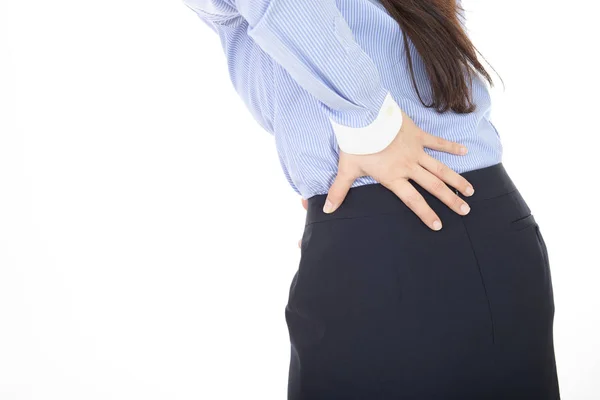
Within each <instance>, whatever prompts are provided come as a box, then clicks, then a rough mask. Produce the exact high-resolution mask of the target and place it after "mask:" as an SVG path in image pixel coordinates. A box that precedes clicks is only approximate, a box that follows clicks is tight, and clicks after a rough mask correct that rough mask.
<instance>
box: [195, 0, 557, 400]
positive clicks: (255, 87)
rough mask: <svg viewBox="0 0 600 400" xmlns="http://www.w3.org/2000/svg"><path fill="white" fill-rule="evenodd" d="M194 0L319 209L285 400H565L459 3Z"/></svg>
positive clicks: (527, 217) (517, 201)
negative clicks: (562, 398) (559, 384)
mask: <svg viewBox="0 0 600 400" xmlns="http://www.w3.org/2000/svg"><path fill="white" fill-rule="evenodd" d="M184 1H185V3H186V4H187V5H188V6H189V7H190V8H191V9H193V10H194V11H195V12H196V13H197V14H198V15H199V16H200V17H201V19H202V20H203V21H205V22H206V23H207V24H208V26H210V27H211V28H212V29H213V30H214V31H215V32H216V33H217V34H218V35H219V37H220V40H221V43H222V45H223V48H224V51H225V54H226V56H227V61H228V66H229V72H230V76H231V80H232V82H233V85H234V87H235V89H236V90H237V92H238V93H239V94H240V96H241V97H242V98H243V99H244V101H245V102H246V104H247V106H248V108H249V109H250V111H251V112H252V113H253V115H254V117H255V118H256V120H257V121H258V122H259V123H260V124H261V125H262V126H263V127H264V128H265V129H266V130H267V131H269V132H270V133H271V134H273V135H274V138H275V143H276V147H277V151H278V153H279V157H280V160H281V165H282V167H283V171H284V173H285V175H286V177H287V179H288V181H289V183H290V185H291V186H292V188H293V189H294V190H295V191H296V192H297V193H299V194H300V195H302V197H303V198H305V199H308V205H307V216H306V226H305V230H304V235H303V237H302V247H301V261H300V266H299V269H298V272H297V273H296V275H295V277H294V279H293V282H292V285H291V289H290V297H289V301H288V304H287V307H286V310H285V311H286V313H285V315H286V321H287V324H288V328H289V333H290V340H291V350H292V352H291V363H290V374H289V382H288V398H289V399H294V400H296V399H302V400H304V399H310V400H318V399H327V400H332V399H370V400H372V399H421V400H422V399H444V400H448V399H461V400H467V399H559V398H560V395H559V388H558V381H557V376H556V366H555V359H554V350H553V338H552V330H553V318H554V302H553V294H552V283H551V277H550V268H549V261H548V253H547V250H546V247H545V244H544V240H543V237H542V235H541V233H540V230H539V226H538V224H537V223H536V221H535V219H534V217H533V215H532V214H531V211H530V209H529V207H528V205H527V204H526V202H525V201H524V199H523V197H522V196H521V194H520V193H519V191H518V190H517V188H516V187H515V185H514V183H513V181H512V180H511V179H510V177H509V175H508V174H507V172H506V170H505V169H504V166H503V164H502V162H501V156H502V145H501V142H500V138H499V136H498V133H497V132H496V130H495V128H494V126H493V125H492V122H491V121H490V107H491V106H490V97H489V92H488V89H487V86H486V85H485V84H484V80H485V81H488V82H489V83H490V84H492V80H491V78H490V76H489V75H488V73H487V72H486V70H485V68H484V67H483V66H482V64H481V63H480V62H479V61H478V59H477V55H476V49H475V48H474V46H473V44H472V43H471V41H470V40H469V38H468V36H467V35H466V33H465V30H464V13H463V10H462V9H461V8H460V4H457V3H456V2H455V1H454V0H382V1H381V2H378V1H376V0H352V1H350V0H338V1H334V0H302V1H298V0H296V1H294V0H184ZM466 147H468V149H469V151H468V152H467V151H466ZM442 226H443V229H442Z"/></svg>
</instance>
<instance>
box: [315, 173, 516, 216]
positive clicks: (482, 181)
mask: <svg viewBox="0 0 600 400" xmlns="http://www.w3.org/2000/svg"><path fill="white" fill-rule="evenodd" d="M460 175H461V176H463V177H464V178H465V179H466V180H467V181H469V183H471V185H472V186H473V189H474V190H475V193H474V194H473V195H472V196H464V195H463V194H462V193H460V192H458V193H457V195H458V196H459V197H461V198H462V199H464V200H465V201H466V202H467V203H468V204H472V203H473V202H477V201H481V200H486V199H490V198H494V197H498V196H502V195H504V194H507V193H510V192H513V191H515V190H516V186H515V184H514V182H513V181H512V179H511V178H510V177H509V175H508V173H507V171H506V169H505V168H504V165H503V164H502V163H498V164H494V165H491V166H489V167H484V168H480V169H475V170H471V171H466V172H463V173H461V174H460ZM410 183H411V184H412V185H413V186H414V187H415V189H417V191H419V193H421V195H423V197H424V198H425V201H427V203H428V204H429V205H430V206H432V203H436V204H440V203H441V202H440V200H439V199H438V198H437V197H435V196H434V195H432V194H431V193H429V192H428V191H427V190H425V189H424V188H423V187H422V186H420V185H419V184H418V183H416V182H414V181H413V180H410ZM447 186H448V187H450V188H451V189H452V190H453V191H454V192H455V193H456V191H455V190H454V188H452V187H451V186H450V185H447ZM326 198H327V195H326V194H321V195H316V196H313V197H311V198H309V199H308V210H307V213H306V224H307V225H308V224H312V223H315V222H323V221H328V220H334V219H339V218H356V217H361V216H370V215H376V214H387V213H398V212H405V211H407V210H408V211H410V212H412V210H410V209H409V208H408V207H407V206H406V205H405V204H404V203H403V202H402V201H401V200H400V199H399V198H398V197H397V196H396V195H395V194H394V193H393V192H392V191H391V190H389V189H388V188H386V187H385V186H383V185H381V184H380V183H376V184H368V185H362V186H357V187H353V188H351V189H350V191H349V192H348V195H347V196H346V199H345V200H344V202H343V203H342V205H341V206H340V207H339V208H338V209H337V210H335V211H334V212H333V213H331V214H326V213H324V212H323V206H324V205H325V199H326ZM444 206H445V205H444Z"/></svg>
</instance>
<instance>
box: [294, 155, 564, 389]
mask: <svg viewBox="0 0 600 400" xmlns="http://www.w3.org/2000/svg"><path fill="white" fill-rule="evenodd" d="M463 175H464V176H465V177H466V178H467V179H468V180H469V181H470V182H471V183H472V184H473V186H474V187H475V188H476V190H475V194H474V195H473V196H471V197H470V198H469V199H468V202H469V205H470V206H471V212H470V213H469V214H468V215H466V216H460V215H458V214H456V213H454V212H453V211H451V210H450V209H449V208H448V207H447V206H446V205H444V204H442V203H441V202H440V201H439V200H438V199H436V198H435V197H434V196H432V195H431V194H429V193H428V192H426V191H425V190H424V189H423V188H421V187H420V186H418V185H416V184H415V187H416V188H417V189H418V190H419V192H420V193H421V194H422V195H423V196H424V197H425V199H426V200H427V202H428V204H429V205H430V206H431V207H432V208H433V209H434V211H436V213H438V215H439V216H440V218H441V219H442V221H443V224H444V227H443V229H442V230H440V231H433V230H431V229H430V228H429V227H427V226H426V225H425V224H423V222H422V221H421V220H420V219H419V218H418V217H417V216H416V215H415V214H414V213H413V212H412V211H411V210H409V209H408V207H406V206H405V205H404V204H403V203H402V202H401V201H400V200H399V199H398V198H397V197H395V196H394V194H393V193H391V192H390V191H389V190H387V189H386V188H384V187H383V186H381V185H379V184H373V185H365V186H362V187H358V188H353V189H351V191H350V193H349V195H348V197H347V198H346V200H345V202H344V203H343V204H342V206H341V207H340V208H339V209H338V210H336V212H335V213H333V214H324V213H323V212H322V211H321V209H322V206H323V202H324V200H325V196H315V197H313V198H311V199H309V208H308V213H307V220H306V222H307V225H306V228H305V231H304V236H303V238H302V257H301V262H300V266H299V269H298V272H297V274H296V276H295V277H294V280H293V283H292V285H291V289H290V297H289V302H288V305H287V307H286V320H287V323H288V328H289V331H290V338H291V343H292V353H291V363H290V380H289V399H292V400H303V399H310V400H319V399H327V400H331V399H370V400H374V399H399V398H402V399H419V400H428V399H436V400H437V399H440V400H441V399H444V400H448V399H461V400H469V399H478V400H480V399H486V400H489V399H559V392H558V383H557V378H556V366H555V361H554V350H553V340H552V327H553V317H554V301H553V293H552V282H551V276H550V266H549V260H548V252H547V250H546V247H545V244H544V240H543V237H542V235H541V232H540V229H539V226H538V224H537V223H536V221H535V219H534V217H533V215H532V214H531V210H530V209H529V207H528V206H527V204H526V202H525V201H524V199H523V198H522V196H521V194H520V193H519V191H518V190H517V189H516V187H515V186H514V183H513V182H512V180H511V179H510V178H509V176H508V174H507V173H506V170H505V169H504V167H503V165H502V164H500V163H499V164H495V165H493V166H490V167H487V168H482V169H477V170H472V171H469V172H466V173H465V174H463Z"/></svg>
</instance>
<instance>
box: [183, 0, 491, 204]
mask: <svg viewBox="0 0 600 400" xmlns="http://www.w3.org/2000/svg"><path fill="white" fill-rule="evenodd" d="M183 1H184V3H185V4H186V5H187V6H188V7H189V8H191V9H192V10H193V11H195V12H196V13H197V15H198V16H199V17H200V18H201V19H202V20H203V21H204V22H205V23H206V24H207V25H208V26H209V27H210V28H211V29H212V30H213V31H214V32H216V33H217V34H218V36H219V37H220V40H221V44H222V46H223V49H224V52H225V56H226V57H227V62H228V67H229V74H230V77H231V81H232V83H233V86H234V88H235V90H236V91H237V93H238V94H239V95H240V96H241V97H242V99H243V100H244V102H245V104H246V105H247V107H248V109H249V110H250V112H251V113H252V115H253V116H254V118H255V119H256V120H257V121H258V123H259V124H260V125H261V126H262V127H263V128H264V129H265V130H267V131H268V132H270V133H271V134H272V135H273V136H274V138H275V145H276V148H277V152H278V155H279V160H280V163H281V166H282V168H283V171H284V174H285V176H286V178H287V180H288V182H289V183H290V185H291V186H292V188H293V189H294V190H295V191H296V192H297V193H298V194H300V195H301V196H302V197H303V198H309V197H311V196H313V195H316V194H325V193H327V192H328V190H329V187H330V186H331V184H332V183H333V180H334V178H335V176H336V173H337V164H338V155H339V151H340V149H342V150H343V151H347V152H350V153H354V154H368V153H372V152H375V151H379V150H380V149H383V148H384V147H385V146H386V145H387V144H389V142H390V141H391V140H392V139H393V137H394V136H395V135H396V134H397V132H398V129H399V127H400V125H399V124H401V119H399V118H401V116H400V115H399V113H398V110H400V109H401V110H402V111H404V112H405V113H406V115H408V116H409V117H410V118H411V119H412V120H413V121H414V122H415V124H416V125H417V126H419V127H420V128H421V129H423V130H424V131H426V132H428V133H430V134H432V135H435V136H439V137H443V138H445V139H447V140H450V141H454V142H458V143H461V144H463V145H465V146H466V147H467V148H468V149H469V152H468V154H467V155H464V156H459V155H452V154H449V153H444V152H440V151H436V150H432V149H429V148H425V151H426V152H427V153H428V154H429V155H431V156H432V157H435V158H436V159H438V160H440V161H441V162H443V163H444V164H446V165H448V166H449V167H450V168H452V169H453V170H455V171H456V172H458V173H461V172H465V171H468V170H472V169H478V168H483V167H486V166H489V165H493V164H497V163H498V162H500V161H501V157H502V144H501V141H500V137H499V135H498V132H497V131H496V129H495V127H494V126H493V124H492V122H491V121H490V113H491V99H490V95H489V91H488V87H487V86H486V83H485V82H484V81H483V79H482V78H481V77H480V76H479V75H474V76H473V88H472V90H473V101H474V103H475V105H476V107H477V108H476V110H475V111H474V112H472V113H469V114H458V113H455V112H454V111H452V110H449V111H447V112H445V113H441V114H440V113H438V112H437V111H436V110H435V109H433V108H427V107H425V106H424V105H423V104H422V103H421V101H420V99H419V97H418V95H417V92H416V91H415V89H414V87H413V84H412V80H411V77H410V72H409V69H408V61H407V58H406V55H405V53H404V43H403V37H402V31H401V29H400V27H399V25H398V23H397V22H396V21H395V20H394V19H393V18H392V17H391V16H390V15H389V14H388V12H387V11H386V9H385V8H384V7H383V6H382V5H381V4H380V3H379V2H378V1H377V0H337V1H336V0H183ZM463 17H464V16H463ZM408 43H409V46H410V54H411V57H412V63H413V69H414V73H415V79H416V82H417V86H418V88H419V93H420V94H421V97H422V98H423V101H424V102H425V103H430V102H431V100H432V99H431V90H430V88H431V87H430V84H429V80H428V77H427V74H426V70H425V66H424V64H423V61H422V59H421V58H420V56H419V54H418V52H417V50H416V48H415V47H414V45H413V44H412V42H411V41H410V40H408ZM208 79H210V78H208ZM375 182H376V181H375V180H374V179H373V178H372V177H367V176H365V177H361V178H359V179H357V180H356V181H355V182H354V184H353V187H355V186H360V185H365V184H370V183H375Z"/></svg>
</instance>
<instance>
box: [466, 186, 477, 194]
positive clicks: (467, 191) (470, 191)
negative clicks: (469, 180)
mask: <svg viewBox="0 0 600 400" xmlns="http://www.w3.org/2000/svg"><path fill="white" fill-rule="evenodd" d="M465 193H466V194H467V196H472V195H473V193H475V190H473V188H472V187H471V186H469V187H468V188H467V189H466V190H465Z"/></svg>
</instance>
